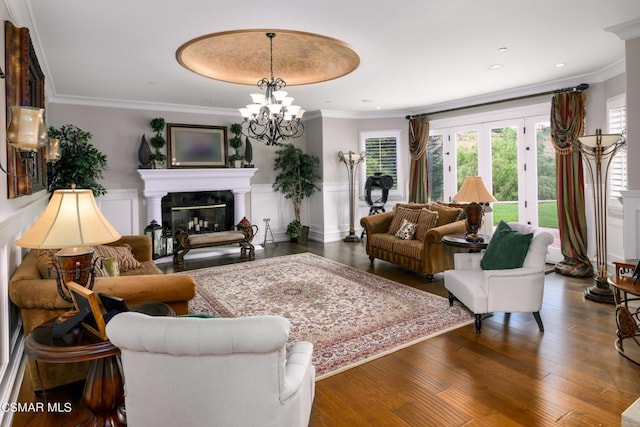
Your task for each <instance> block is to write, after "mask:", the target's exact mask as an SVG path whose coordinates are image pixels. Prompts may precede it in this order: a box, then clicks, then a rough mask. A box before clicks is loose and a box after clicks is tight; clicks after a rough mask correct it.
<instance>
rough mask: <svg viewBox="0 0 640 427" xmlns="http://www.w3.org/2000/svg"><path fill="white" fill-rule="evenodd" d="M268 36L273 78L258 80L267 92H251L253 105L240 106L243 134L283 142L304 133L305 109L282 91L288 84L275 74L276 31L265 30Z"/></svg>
mask: <svg viewBox="0 0 640 427" xmlns="http://www.w3.org/2000/svg"><path fill="white" fill-rule="evenodd" d="M266 36H267V37H268V38H269V59H270V64H271V67H270V68H271V77H270V78H267V77H265V78H263V79H262V80H260V81H259V82H258V87H259V88H260V89H262V90H265V89H266V92H265V94H264V95H263V94H261V93H252V94H251V99H252V100H253V104H249V105H247V107H246V108H240V114H242V117H244V121H243V122H242V124H243V127H242V134H243V135H245V136H248V137H249V138H254V139H257V140H258V141H263V142H264V143H265V144H267V145H282V142H283V141H285V140H287V139H289V138H298V137H300V136H302V134H303V133H304V124H303V123H302V121H301V120H300V119H301V118H302V115H303V114H304V110H303V109H302V108H301V107H300V106H299V105H292V104H293V98H292V97H290V96H287V95H288V93H287V92H285V91H283V90H282V89H283V88H285V87H286V86H287V83H286V82H285V81H284V80H283V79H281V78H279V77H278V78H277V79H276V78H274V77H273V39H274V38H275V36H276V33H266Z"/></svg>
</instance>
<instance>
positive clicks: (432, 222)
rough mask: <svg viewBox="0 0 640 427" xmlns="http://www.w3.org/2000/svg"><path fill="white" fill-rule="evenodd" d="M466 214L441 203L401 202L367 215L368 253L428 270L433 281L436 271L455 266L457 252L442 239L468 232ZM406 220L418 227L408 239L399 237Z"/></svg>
mask: <svg viewBox="0 0 640 427" xmlns="http://www.w3.org/2000/svg"><path fill="white" fill-rule="evenodd" d="M462 215H463V210H462V209H461V208H458V207H451V206H447V205H444V204H439V203H430V204H418V203H415V204H414V203H409V204H401V203H398V204H397V205H396V206H395V208H394V210H393V211H390V212H384V213H380V214H376V215H370V216H365V217H363V218H361V219H360V225H362V226H363V227H364V229H365V232H366V234H367V244H366V250H367V255H369V259H370V260H371V262H373V261H374V259H375V258H379V259H382V260H385V261H389V262H392V263H394V264H398V265H400V266H403V267H407V268H410V269H412V270H416V271H420V272H422V273H425V274H426V275H427V280H428V281H433V276H434V275H435V274H436V273H440V272H443V271H445V270H449V269H452V268H453V253H452V251H451V249H450V248H448V247H446V246H445V245H444V244H443V243H442V238H443V237H444V236H446V235H451V234H464V233H465V232H466V231H467V228H466V224H465V221H464V220H461V218H462ZM403 219H406V220H407V221H408V222H409V223H411V224H414V225H415V226H416V229H415V233H414V234H413V236H411V237H410V238H408V239H404V238H402V237H397V236H396V233H398V230H399V229H400V227H401V225H402V220H403ZM405 237H407V236H405Z"/></svg>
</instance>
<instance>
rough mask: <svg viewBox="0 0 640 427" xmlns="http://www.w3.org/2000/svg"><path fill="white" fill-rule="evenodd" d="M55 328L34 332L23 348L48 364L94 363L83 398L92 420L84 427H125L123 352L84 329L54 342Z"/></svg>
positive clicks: (46, 326) (44, 327)
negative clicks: (120, 358) (122, 408)
mask: <svg viewBox="0 0 640 427" xmlns="http://www.w3.org/2000/svg"><path fill="white" fill-rule="evenodd" d="M53 326H54V321H50V322H47V323H44V324H42V325H40V326H38V327H36V328H35V329H34V330H33V331H31V333H30V334H29V336H27V339H26V341H25V347H24V350H25V353H26V354H27V356H29V357H31V358H32V359H35V360H37V361H42V362H49V363H69V362H85V361H92V363H91V367H90V368H89V375H88V376H87V383H86V385H85V388H84V396H83V398H84V401H85V403H86V404H87V407H89V409H91V412H92V413H93V416H92V417H91V418H89V419H88V420H86V421H85V422H84V423H83V424H82V425H87V426H126V425H127V424H126V421H125V419H124V416H123V415H122V414H121V413H120V412H119V408H120V406H121V405H122V403H123V402H124V387H123V381H122V374H121V372H120V364H119V361H118V355H119V354H120V350H119V349H118V348H117V347H116V346H114V345H113V344H111V342H110V341H102V340H101V339H100V338H99V337H97V336H96V335H94V334H92V333H91V332H89V331H88V330H86V329H85V328H83V327H76V328H73V329H72V330H71V331H70V332H69V333H67V334H66V335H64V336H63V337H62V338H54V337H53Z"/></svg>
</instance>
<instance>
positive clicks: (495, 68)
mask: <svg viewBox="0 0 640 427" xmlns="http://www.w3.org/2000/svg"><path fill="white" fill-rule="evenodd" d="M502 67H504V64H491V65H489V67H487V68H488V69H489V70H499V69H500V68H502Z"/></svg>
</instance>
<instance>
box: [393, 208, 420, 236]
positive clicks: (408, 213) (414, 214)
mask: <svg viewBox="0 0 640 427" xmlns="http://www.w3.org/2000/svg"><path fill="white" fill-rule="evenodd" d="M418 217H420V209H407V208H401V207H396V210H394V211H393V219H392V220H391V225H390V226H389V231H387V234H392V235H395V234H396V233H397V232H398V230H399V229H400V226H401V225H402V220H403V219H406V220H407V221H409V222H412V223H414V224H415V223H417V222H418Z"/></svg>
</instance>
